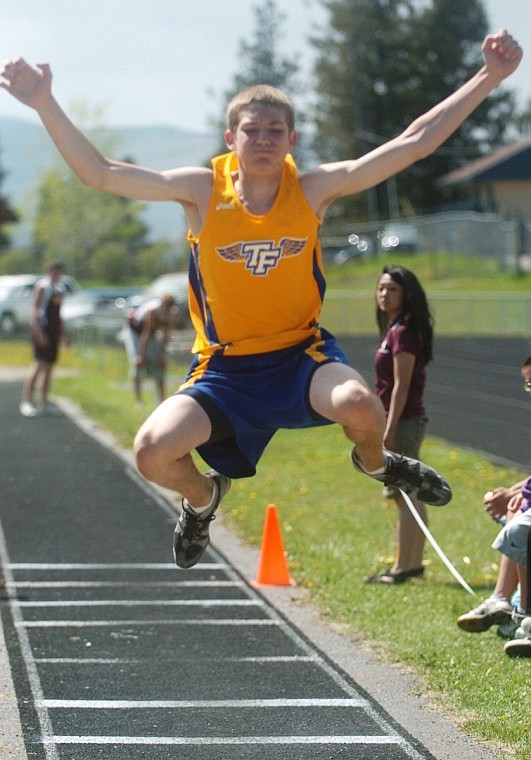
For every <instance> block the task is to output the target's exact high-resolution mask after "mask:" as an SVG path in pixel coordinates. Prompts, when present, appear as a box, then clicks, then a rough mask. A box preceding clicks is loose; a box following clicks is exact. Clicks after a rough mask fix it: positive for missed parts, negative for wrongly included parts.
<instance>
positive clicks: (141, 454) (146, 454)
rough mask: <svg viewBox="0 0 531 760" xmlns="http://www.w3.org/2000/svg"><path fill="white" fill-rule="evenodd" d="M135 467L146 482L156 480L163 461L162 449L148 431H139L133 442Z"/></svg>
mask: <svg viewBox="0 0 531 760" xmlns="http://www.w3.org/2000/svg"><path fill="white" fill-rule="evenodd" d="M133 454H134V457H135V463H136V467H137V469H138V471H139V473H140V474H141V475H143V476H144V477H145V478H147V479H148V480H156V476H157V473H158V472H159V471H160V468H161V465H163V462H164V461H165V456H164V448H163V447H162V446H161V445H160V443H159V442H158V441H157V440H156V439H155V438H154V437H153V435H152V434H151V432H150V431H148V430H144V429H142V428H141V429H140V430H139V431H138V433H137V434H136V436H135V440H134V442H133Z"/></svg>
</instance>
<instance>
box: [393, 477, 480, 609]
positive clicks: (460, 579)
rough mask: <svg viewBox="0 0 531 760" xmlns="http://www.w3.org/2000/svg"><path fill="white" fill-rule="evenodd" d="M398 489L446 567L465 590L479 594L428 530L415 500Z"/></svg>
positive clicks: (473, 594)
mask: <svg viewBox="0 0 531 760" xmlns="http://www.w3.org/2000/svg"><path fill="white" fill-rule="evenodd" d="M398 490H399V491H400V493H401V494H402V496H403V497H404V501H405V502H406V504H407V506H408V509H409V511H410V512H411V514H412V515H413V517H414V518H415V520H416V522H417V524H418V526H419V528H420V529H421V531H422V532H423V533H424V535H425V536H426V538H427V539H428V541H429V542H430V544H431V545H432V546H433V548H434V549H435V551H436V552H437V554H438V555H439V557H440V559H441V560H442V561H443V562H444V564H445V565H446V567H447V568H448V570H449V571H450V572H451V573H452V575H453V576H454V578H455V579H456V580H457V581H458V582H459V583H460V584H461V586H462V587H463V588H464V589H465V591H468V593H469V594H472V596H477V594H476V592H475V591H474V589H472V588H470V586H469V585H468V583H467V582H466V581H465V579H464V578H463V577H462V576H461V575H459V573H458V572H457V570H456V569H455V567H454V566H453V565H452V563H451V562H450V560H449V559H448V557H447V556H446V554H445V553H444V552H443V550H442V549H441V547H440V546H439V544H438V543H437V541H436V540H435V539H434V537H433V536H432V534H431V533H430V531H429V530H428V526H427V525H426V523H425V522H424V520H423V519H422V517H421V516H420V515H419V513H418V512H417V510H416V508H415V507H414V505H413V502H412V501H411V499H410V498H409V496H408V495H407V493H404V491H402V489H401V488H399V489H398Z"/></svg>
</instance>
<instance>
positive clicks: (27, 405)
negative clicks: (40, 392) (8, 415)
mask: <svg viewBox="0 0 531 760" xmlns="http://www.w3.org/2000/svg"><path fill="white" fill-rule="evenodd" d="M18 410H19V412H20V413H21V414H22V416H23V417H37V415H38V414H39V410H38V409H37V407H36V406H35V405H34V404H32V403H31V401H23V402H22V403H21V404H20V406H19V408H18Z"/></svg>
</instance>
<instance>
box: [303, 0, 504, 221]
mask: <svg viewBox="0 0 531 760" xmlns="http://www.w3.org/2000/svg"><path fill="white" fill-rule="evenodd" d="M321 3H322V5H323V6H324V7H325V8H326V9H327V10H328V12H329V19H330V22H329V28H328V29H327V30H326V31H325V33H324V35H323V37H321V38H315V39H314V40H313V44H314V45H315V46H316V48H317V51H318V55H317V60H316V66H315V74H316V79H317V88H316V89H317V93H318V95H317V100H318V102H317V108H316V109H315V110H316V114H317V116H316V119H315V140H314V148H315V151H316V152H317V154H318V156H319V159H320V160H338V159H345V158H349V157H355V156H359V155H361V154H363V153H366V152H367V151H368V150H371V149H372V148H374V147H376V146H377V145H379V144H381V143H383V142H385V141H386V140H389V139H390V138H392V137H393V136H395V135H396V134H398V133H399V132H400V131H401V130H402V129H404V128H405V127H406V126H407V125H408V124H409V123H411V121H413V119H414V118H415V117H416V116H418V115H420V114H421V113H423V112H424V111H426V110H428V109H429V108H430V107H431V106H432V105H435V104H436V103H437V102H439V101H440V100H442V99H443V98H445V97H447V96H448V95H449V94H450V93H451V92H453V91H454V90H455V89H457V87H458V86H459V85H460V84H462V83H463V82H464V81H465V80H466V79H467V78H468V77H470V76H471V75H472V74H473V73H474V72H475V71H477V69H478V68H479V67H480V66H481V63H482V58H481V51H480V44H481V41H482V40H483V38H484V36H485V34H486V31H487V23H486V17H485V12H484V10H483V6H482V3H481V2H480V0H466V1H465V2H461V3H457V4H456V3H455V2H454V0H426V2H423V3H419V2H415V0H321ZM512 104H513V100H512V96H511V95H510V94H509V93H507V92H505V93H504V92H498V93H494V94H493V95H491V97H490V98H488V99H487V101H485V102H484V103H483V104H482V105H481V106H480V107H479V108H478V109H477V110H476V112H475V113H474V114H472V116H471V117H470V118H469V119H468V120H467V122H466V123H465V124H464V125H463V126H462V127H461V128H460V129H459V130H457V132H456V133H455V134H454V135H453V136H452V137H451V138H450V139H449V140H448V141H447V142H446V143H445V145H444V146H442V147H441V148H440V149H439V150H438V151H437V152H436V153H435V154H434V156H431V157H429V158H428V159H426V160H424V161H422V162H420V163H418V164H416V165H415V166H413V167H410V168H409V169H407V170H405V171H403V172H401V173H400V174H399V175H398V176H397V177H396V178H392V180H390V181H389V182H388V183H384V184H383V185H381V186H379V187H377V188H373V189H372V190H371V191H369V192H367V193H365V194H363V196H361V197H357V198H353V199H346V200H345V201H344V202H342V203H339V204H336V205H335V207H334V209H333V213H334V217H331V219H332V220H333V219H336V220H341V219H350V220H352V219H353V218H354V219H357V220H358V221H365V220H370V221H376V220H378V219H381V218H387V217H390V216H391V217H392V216H396V215H398V213H399V212H400V211H401V213H411V212H413V213H422V212H427V211H431V210H433V208H434V207H435V206H436V205H437V204H438V203H440V201H441V195H440V193H439V191H438V189H437V187H436V184H435V181H436V179H437V178H438V177H440V176H441V175H442V174H445V173H446V172H448V171H451V170H452V169H454V168H457V166H459V165H461V164H462V163H463V162H464V161H466V160H470V159H471V158H473V157H477V156H478V155H480V154H481V153H484V152H485V151H486V150H489V149H491V148H492V147H493V146H494V145H497V144H499V142H500V140H501V139H502V138H503V135H504V132H505V129H506V126H507V119H508V115H509V114H510V109H511V108H512Z"/></svg>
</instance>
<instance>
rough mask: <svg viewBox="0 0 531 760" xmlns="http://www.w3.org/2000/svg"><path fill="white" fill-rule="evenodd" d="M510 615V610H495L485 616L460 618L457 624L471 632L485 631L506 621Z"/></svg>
mask: <svg viewBox="0 0 531 760" xmlns="http://www.w3.org/2000/svg"><path fill="white" fill-rule="evenodd" d="M510 617H511V613H510V612H494V613H493V614H492V615H485V616H484V617H475V618H458V620H457V625H458V626H459V628H461V629H462V630H463V631H468V632H469V633H483V631H488V630H489V628H490V627H491V626H493V625H501V623H506V622H507V620H508V619H509V618H510Z"/></svg>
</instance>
